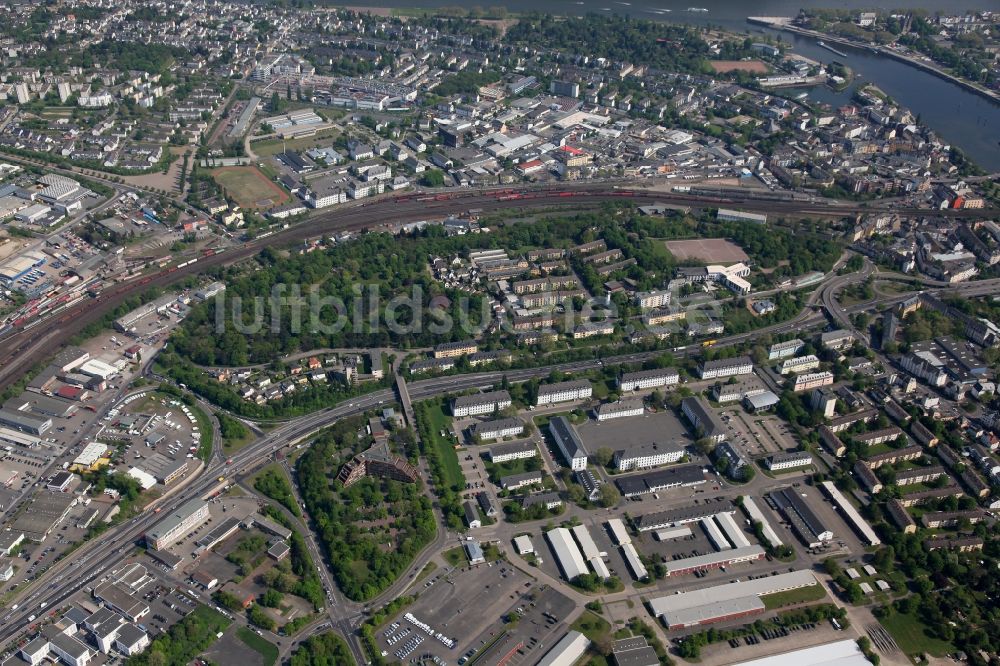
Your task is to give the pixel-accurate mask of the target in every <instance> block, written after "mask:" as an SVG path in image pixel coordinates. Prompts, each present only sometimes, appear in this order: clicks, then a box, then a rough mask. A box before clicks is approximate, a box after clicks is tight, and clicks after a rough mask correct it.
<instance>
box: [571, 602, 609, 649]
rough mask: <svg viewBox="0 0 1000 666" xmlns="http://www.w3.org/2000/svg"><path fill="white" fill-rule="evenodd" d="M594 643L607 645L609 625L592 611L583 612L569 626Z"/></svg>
mask: <svg viewBox="0 0 1000 666" xmlns="http://www.w3.org/2000/svg"><path fill="white" fill-rule="evenodd" d="M570 629H575V630H576V631H579V632H580V633H581V634H583V635H584V636H586V637H587V638H589V639H590V640H592V641H594V642H595V643H607V642H608V639H609V638H610V637H611V625H610V624H608V621H607V620H605V619H604V618H602V617H601V616H600V615H598V614H597V613H594V612H593V611H589V610H585V611H583V613H581V614H580V617H578V618H576V621H575V622H574V623H573V624H572V625H571V626H570Z"/></svg>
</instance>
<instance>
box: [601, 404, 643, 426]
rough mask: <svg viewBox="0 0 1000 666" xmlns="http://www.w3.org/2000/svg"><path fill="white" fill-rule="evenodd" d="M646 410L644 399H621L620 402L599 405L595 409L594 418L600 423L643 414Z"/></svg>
mask: <svg viewBox="0 0 1000 666" xmlns="http://www.w3.org/2000/svg"><path fill="white" fill-rule="evenodd" d="M645 411H646V409H645V407H643V405H642V400H628V399H626V400H619V401H618V402H606V403H604V404H601V405H598V406H597V407H596V408H595V409H594V418H596V419H597V421H598V422H599V423H603V422H604V421H610V420H611V419H621V418H626V417H629V416H642V415H643V413H644V412H645Z"/></svg>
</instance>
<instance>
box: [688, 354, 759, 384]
mask: <svg viewBox="0 0 1000 666" xmlns="http://www.w3.org/2000/svg"><path fill="white" fill-rule="evenodd" d="M751 372H753V361H752V360H750V357H749V356H737V357H736V358H720V359H718V360H715V361H705V362H704V363H702V364H701V368H699V369H698V374H699V376H700V377H701V378H702V379H721V378H725V377H735V376H737V375H749V374H750V373H751Z"/></svg>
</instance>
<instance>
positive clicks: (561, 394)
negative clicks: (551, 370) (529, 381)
mask: <svg viewBox="0 0 1000 666" xmlns="http://www.w3.org/2000/svg"><path fill="white" fill-rule="evenodd" d="M593 394H594V389H593V387H592V386H591V385H590V382H588V381H587V380H585V379H579V380H574V381H569V382H559V383H558V384H543V385H542V386H539V387H538V397H537V399H536V400H535V406H536V407H540V406H542V405H554V404H556V403H560V402H570V401H572V400H586V399H587V398H590V397H591V396H592V395H593Z"/></svg>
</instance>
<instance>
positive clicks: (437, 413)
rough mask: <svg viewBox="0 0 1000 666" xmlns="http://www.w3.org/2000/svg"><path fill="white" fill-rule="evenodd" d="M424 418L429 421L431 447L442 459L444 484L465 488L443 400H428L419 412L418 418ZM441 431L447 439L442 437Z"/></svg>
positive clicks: (449, 419) (449, 420)
mask: <svg viewBox="0 0 1000 666" xmlns="http://www.w3.org/2000/svg"><path fill="white" fill-rule="evenodd" d="M420 416H423V417H424V418H426V419H427V431H428V433H429V435H430V439H431V441H430V442H428V444H430V445H431V447H433V448H434V449H435V450H436V451H437V454H438V456H440V458H441V463H442V464H441V467H442V469H443V474H444V477H445V478H444V482H445V485H447V486H460V487H463V488H464V487H465V477H464V476H463V475H462V468H461V467H460V466H459V464H458V454H457V453H455V442H454V440H453V439H452V438H451V436H450V434H451V417H449V416H448V415H447V414H445V413H444V402H443V401H441V400H428V401H427V402H426V403H424V409H423V410H421V411H418V413H417V418H420ZM441 431H444V432H445V435H446V437H442V436H441Z"/></svg>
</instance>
